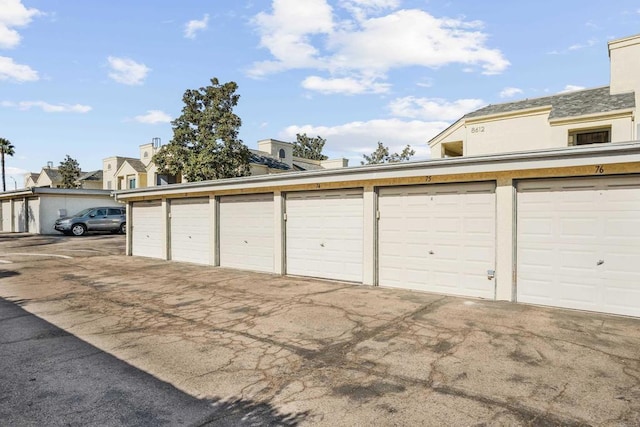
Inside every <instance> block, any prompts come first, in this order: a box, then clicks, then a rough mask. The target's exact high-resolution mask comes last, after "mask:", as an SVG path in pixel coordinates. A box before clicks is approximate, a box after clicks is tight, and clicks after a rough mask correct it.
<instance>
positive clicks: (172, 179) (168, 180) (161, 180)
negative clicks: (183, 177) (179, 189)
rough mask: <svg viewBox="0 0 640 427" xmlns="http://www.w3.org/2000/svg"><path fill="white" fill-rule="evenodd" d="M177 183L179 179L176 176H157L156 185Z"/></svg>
mask: <svg viewBox="0 0 640 427" xmlns="http://www.w3.org/2000/svg"><path fill="white" fill-rule="evenodd" d="M177 182H178V179H177V177H176V176H175V175H168V174H158V175H156V185H169V184H175V183H177Z"/></svg>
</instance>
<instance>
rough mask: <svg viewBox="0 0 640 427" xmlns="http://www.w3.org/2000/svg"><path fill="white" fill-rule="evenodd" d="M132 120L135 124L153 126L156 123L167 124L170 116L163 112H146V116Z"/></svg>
mask: <svg viewBox="0 0 640 427" xmlns="http://www.w3.org/2000/svg"><path fill="white" fill-rule="evenodd" d="M133 119H134V120H135V121H136V122H140V123H147V124H152V125H155V124H156V123H169V122H170V121H171V116H170V115H168V114H167V113H165V112H164V111H160V110H148V111H147V114H143V115H140V116H135V117H134V118H133Z"/></svg>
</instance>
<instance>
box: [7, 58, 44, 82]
mask: <svg viewBox="0 0 640 427" xmlns="http://www.w3.org/2000/svg"><path fill="white" fill-rule="evenodd" d="M39 78H40V77H39V76H38V72H37V71H35V70H33V69H32V68H31V67H29V66H28V65H23V64H16V63H15V62H14V61H13V59H12V58H8V57H6V56H0V80H14V81H16V82H19V83H21V82H31V81H36V80H38V79H39Z"/></svg>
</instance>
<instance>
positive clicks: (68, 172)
mask: <svg viewBox="0 0 640 427" xmlns="http://www.w3.org/2000/svg"><path fill="white" fill-rule="evenodd" d="M58 172H59V173H60V176H61V177H62V184H60V187H61V188H78V178H79V177H80V172H81V170H80V164H79V163H78V161H77V160H76V159H74V158H72V157H71V156H69V155H68V154H67V157H65V159H64V160H63V161H61V162H60V166H58Z"/></svg>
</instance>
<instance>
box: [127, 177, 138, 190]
mask: <svg viewBox="0 0 640 427" xmlns="http://www.w3.org/2000/svg"><path fill="white" fill-rule="evenodd" d="M127 188H136V179H135V178H129V185H128V187H127Z"/></svg>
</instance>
